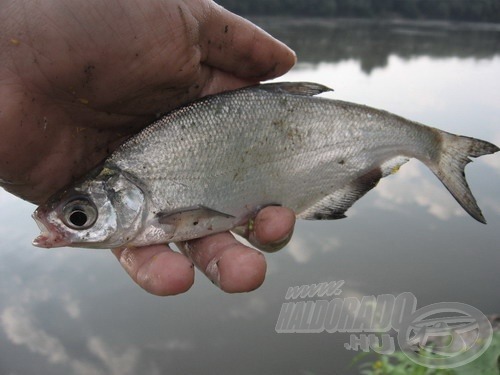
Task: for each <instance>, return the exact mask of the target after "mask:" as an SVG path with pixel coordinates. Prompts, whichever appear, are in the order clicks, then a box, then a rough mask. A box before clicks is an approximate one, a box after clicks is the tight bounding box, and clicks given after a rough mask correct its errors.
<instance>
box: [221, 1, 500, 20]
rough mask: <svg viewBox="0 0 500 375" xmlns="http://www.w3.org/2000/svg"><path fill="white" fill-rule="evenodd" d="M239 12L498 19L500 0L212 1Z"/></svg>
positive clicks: (288, 14)
mask: <svg viewBox="0 0 500 375" xmlns="http://www.w3.org/2000/svg"><path fill="white" fill-rule="evenodd" d="M216 1H217V2H218V3H219V4H220V5H222V6H224V7H226V8H228V9H230V10H232V11H234V12H236V13H238V14H243V15H273V16H308V17H362V18H374V17H399V18H409V19H433V20H457V21H470V22H500V0H216Z"/></svg>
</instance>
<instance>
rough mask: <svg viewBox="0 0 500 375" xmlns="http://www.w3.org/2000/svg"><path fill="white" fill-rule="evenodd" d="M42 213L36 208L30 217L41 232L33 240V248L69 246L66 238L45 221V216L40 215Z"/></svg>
mask: <svg viewBox="0 0 500 375" xmlns="http://www.w3.org/2000/svg"><path fill="white" fill-rule="evenodd" d="M42 213H43V212H42V210H40V209H39V208H38V209H37V210H36V211H35V212H33V214H32V215H31V217H32V218H33V219H34V220H35V222H36V224H37V225H38V228H39V229H40V232H41V233H40V234H39V235H38V237H36V238H35V239H34V240H33V242H32V244H33V246H36V247H41V248H44V249H50V248H53V247H63V246H68V245H70V244H71V242H70V241H69V240H68V239H67V238H66V236H65V235H64V234H63V233H61V231H60V230H59V229H58V228H57V227H56V226H55V225H53V224H51V223H49V222H48V221H47V220H46V219H45V215H42Z"/></svg>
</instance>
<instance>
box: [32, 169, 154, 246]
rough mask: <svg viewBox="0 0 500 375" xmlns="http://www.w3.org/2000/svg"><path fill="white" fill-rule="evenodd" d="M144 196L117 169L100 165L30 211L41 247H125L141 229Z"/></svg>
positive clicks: (37, 242)
mask: <svg viewBox="0 0 500 375" xmlns="http://www.w3.org/2000/svg"><path fill="white" fill-rule="evenodd" d="M145 203H146V200H145V195H144V192H143V190H142V189H141V188H140V187H139V186H138V185H137V183H136V182H135V181H133V179H131V178H129V176H127V175H126V174H124V173H122V172H121V171H120V170H117V169H111V168H101V169H100V170H99V171H98V172H97V173H95V172H94V173H92V174H90V175H89V176H88V177H87V178H85V179H84V180H82V181H81V182H79V183H76V184H75V185H74V186H71V187H69V188H67V189H64V190H62V191H60V192H58V193H56V194H55V195H54V196H52V198H50V199H49V200H48V201H47V202H46V203H45V204H43V205H41V206H39V207H38V208H37V209H36V210H35V212H34V213H33V215H32V216H33V219H34V220H35V222H36V223H37V225H38V227H39V228H40V231H41V233H40V235H39V236H38V237H37V238H35V240H34V241H33V245H35V246H38V247H43V248H53V247H63V246H70V247H88V248H113V247H120V246H124V245H125V244H126V243H127V242H130V241H131V240H132V239H133V238H134V237H135V235H136V234H137V233H138V232H139V231H140V228H141V225H142V221H143V219H144V213H145V212H146V210H145Z"/></svg>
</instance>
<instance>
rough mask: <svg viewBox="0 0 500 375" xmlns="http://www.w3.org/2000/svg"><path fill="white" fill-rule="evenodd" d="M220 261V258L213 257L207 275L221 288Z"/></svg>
mask: <svg viewBox="0 0 500 375" xmlns="http://www.w3.org/2000/svg"><path fill="white" fill-rule="evenodd" d="M219 261H220V259H212V260H211V261H210V263H208V266H207V268H206V269H205V275H207V277H208V278H209V279H210V281H212V283H214V284H215V285H217V286H218V287H219V288H220V272H219Z"/></svg>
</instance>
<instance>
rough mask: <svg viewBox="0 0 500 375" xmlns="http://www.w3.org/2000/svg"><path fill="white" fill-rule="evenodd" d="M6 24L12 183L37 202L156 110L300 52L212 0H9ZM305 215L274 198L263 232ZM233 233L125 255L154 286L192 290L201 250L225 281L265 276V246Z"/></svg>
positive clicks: (1, 94) (283, 231)
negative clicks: (250, 243)
mask: <svg viewBox="0 0 500 375" xmlns="http://www.w3.org/2000/svg"><path fill="white" fill-rule="evenodd" d="M0 25H1V26H0V35H1V45H0V121H1V126H0V185H1V186H2V187H4V188H5V189H6V190H7V191H9V192H11V193H13V194H15V195H17V196H19V197H21V198H23V199H26V200H28V201H31V202H33V203H36V204H39V203H42V202H43V201H45V200H46V199H47V198H48V197H49V196H50V195H52V194H53V193H54V192H56V191H57V190H59V189H61V188H62V187H64V186H65V185H67V184H69V183H70V182H72V181H74V180H75V179H77V178H79V177H80V176H82V175H83V174H85V173H86V172H87V171H89V170H90V169H92V168H93V167H94V166H95V165H97V164H98V163H100V162H101V161H102V160H103V159H104V158H105V157H106V156H108V155H109V154H110V153H111V152H112V151H113V150H114V149H115V148H116V147H117V146H118V145H120V144H121V143H122V142H123V141H124V140H125V139H127V138H128V137H130V136H131V135H132V134H134V133H136V132H138V131H139V130H140V129H142V128H143V127H144V126H146V125H147V124H149V123H151V122H152V121H153V120H154V119H155V117H156V114H158V113H162V112H167V111H169V110H171V109H173V108H175V107H178V106H180V105H182V104H185V103H187V102H190V101H192V100H194V99H196V98H198V97H200V96H204V95H207V94H212V93H217V92H220V91H223V90H228V89H234V88H238V87H242V86H245V85H248V84H252V83H256V82H258V81H260V80H265V79H268V78H272V77H276V76H279V75H281V74H283V73H285V72H286V71H287V70H288V69H290V67H291V66H292V65H293V64H294V62H295V56H294V54H293V52H291V51H290V50H289V49H288V48H287V47H285V46H284V45H283V44H281V43H279V42H278V41H276V40H274V39H272V38H271V37H270V36H269V35H267V34H266V33H264V32H263V31H262V30H260V29H259V28H257V27H255V26H254V25H252V24H251V23H249V22H248V21H245V20H243V19H242V18H240V17H237V16H235V15H233V14H231V13H229V12H227V11H226V10H224V9H222V8H220V7H219V6H218V5H216V4H215V3H213V2H212V1H209V0H152V1H148V2H144V1H140V0H126V1H122V2H116V3H115V2H113V3H110V2H103V1H97V0H91V1H87V2H82V1H77V0H57V1H51V2H48V1H40V2H31V1H7V2H2V4H1V5H0ZM293 223H294V217H293V215H292V213H291V211H289V210H286V209H283V208H266V209H264V210H262V212H261V213H260V214H259V215H258V216H257V218H256V221H255V230H254V231H253V232H251V234H250V235H251V239H252V238H253V241H254V242H259V243H260V244H264V245H266V244H267V247H272V243H274V242H278V243H280V242H281V243H282V242H283V241H281V240H283V239H284V238H289V237H290V235H291V231H292V228H293ZM258 228H260V229H258ZM229 236H230V235H229V234H227V233H225V234H219V235H214V236H211V237H207V238H203V239H199V240H195V241H192V242H189V243H188V244H181V245H179V247H180V248H181V249H182V250H183V251H184V254H185V255H181V254H178V253H174V252H171V251H170V250H168V248H166V247H161V246H151V247H146V248H143V249H135V250H131V249H129V250H115V255H117V256H118V257H119V258H120V260H121V263H122V264H123V265H124V267H125V268H126V270H127V271H128V272H129V274H131V276H132V278H133V279H134V280H135V281H136V282H138V283H139V284H140V285H141V286H142V287H144V288H145V289H146V290H148V291H150V292H152V293H154V294H161V295H167V294H176V293H180V292H183V291H185V290H187V289H188V288H189V286H190V285H191V284H192V279H193V270H192V263H191V260H192V261H193V262H194V264H195V265H196V266H198V267H199V268H200V269H201V270H202V271H204V272H205V273H206V274H208V276H209V277H210V278H211V279H212V280H213V281H214V282H216V283H218V284H219V285H220V286H221V288H222V289H224V290H227V291H246V290H251V289H254V288H256V287H258V285H260V283H262V281H263V278H264V274H265V261H264V259H263V257H262V256H261V255H260V253H257V252H255V251H254V250H251V249H249V248H247V247H244V246H243V245H241V244H239V243H237V242H235V239H234V238H233V237H229ZM269 243H271V245H269ZM188 258H189V259H188ZM214 264H215V265H217V264H218V267H216V266H214ZM207 267H208V268H210V269H208V268H207ZM213 269H217V270H218V272H215V271H213ZM250 271H252V272H250Z"/></svg>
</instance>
